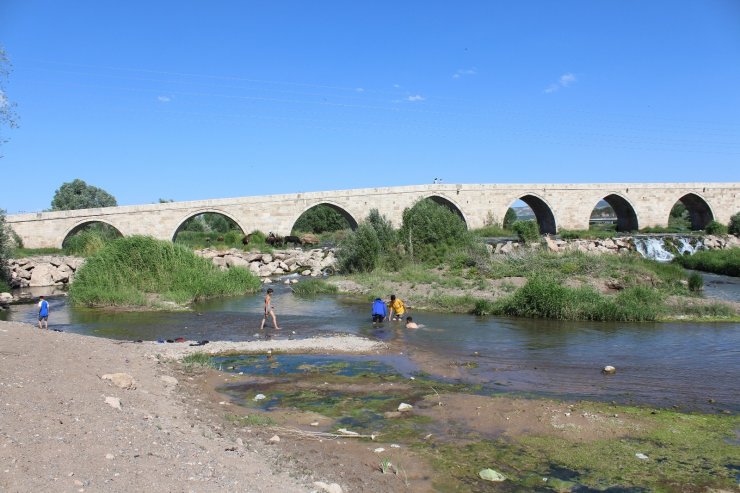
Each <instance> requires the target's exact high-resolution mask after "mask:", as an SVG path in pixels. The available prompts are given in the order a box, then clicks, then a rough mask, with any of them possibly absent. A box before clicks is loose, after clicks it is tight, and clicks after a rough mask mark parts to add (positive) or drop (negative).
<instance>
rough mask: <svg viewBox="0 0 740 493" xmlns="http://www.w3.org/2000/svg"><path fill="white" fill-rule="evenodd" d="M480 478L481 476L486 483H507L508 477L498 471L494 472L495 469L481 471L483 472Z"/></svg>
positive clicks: (480, 473)
mask: <svg viewBox="0 0 740 493" xmlns="http://www.w3.org/2000/svg"><path fill="white" fill-rule="evenodd" d="M478 476H480V478H481V479H485V480H486V481H495V482H500V481H506V476H504V475H503V474H501V473H500V472H498V471H494V470H493V469H481V471H480V472H479V473H478Z"/></svg>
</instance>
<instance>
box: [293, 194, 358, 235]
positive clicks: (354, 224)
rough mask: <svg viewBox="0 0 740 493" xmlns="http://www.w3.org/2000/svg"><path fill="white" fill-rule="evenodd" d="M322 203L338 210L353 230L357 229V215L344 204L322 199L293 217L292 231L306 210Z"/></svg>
mask: <svg viewBox="0 0 740 493" xmlns="http://www.w3.org/2000/svg"><path fill="white" fill-rule="evenodd" d="M320 205H325V206H327V207H330V208H331V209H333V210H334V211H336V212H338V213H339V215H340V216H342V217H343V218H344V219H345V220H346V221H347V223H348V224H349V227H350V228H352V230H355V229H357V226H358V222H357V219H355V217H354V216H353V215H352V214H351V213H350V212H349V211H348V210H347V209H345V208H344V207H343V206H341V205H339V204H338V203H336V202H332V201H330V200H322V201H319V202H316V203H313V204H311V205H309V206H308V207H306V208H304V209H303V210H302V211H301V212H300V214H298V215H297V216H296V217H295V219H293V221H292V222H291V225H290V230H289V231H291V232H292V231H293V229H294V228H295V224H296V223H297V222H298V219H300V218H301V216H302V215H303V214H305V213H306V212H308V211H310V210H311V209H313V208H314V207H318V206H320ZM368 212H369V211H368Z"/></svg>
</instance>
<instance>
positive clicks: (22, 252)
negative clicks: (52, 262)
mask: <svg viewBox="0 0 740 493" xmlns="http://www.w3.org/2000/svg"><path fill="white" fill-rule="evenodd" d="M64 253H65V252H64V250H62V249H61V248H16V249H15V250H13V258H25V257H33V256H36V255H63V254H64Z"/></svg>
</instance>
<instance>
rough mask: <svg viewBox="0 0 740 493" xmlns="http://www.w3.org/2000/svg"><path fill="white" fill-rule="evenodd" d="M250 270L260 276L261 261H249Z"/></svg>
mask: <svg viewBox="0 0 740 493" xmlns="http://www.w3.org/2000/svg"><path fill="white" fill-rule="evenodd" d="M249 272H251V273H252V274H254V275H255V276H258V275H259V274H260V263H259V262H250V263H249Z"/></svg>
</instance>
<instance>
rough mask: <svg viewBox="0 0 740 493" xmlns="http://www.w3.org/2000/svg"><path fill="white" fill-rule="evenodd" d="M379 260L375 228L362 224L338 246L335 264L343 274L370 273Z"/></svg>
mask: <svg viewBox="0 0 740 493" xmlns="http://www.w3.org/2000/svg"><path fill="white" fill-rule="evenodd" d="M379 260H380V240H378V233H377V232H376V231H375V228H373V227H372V226H370V225H369V224H367V223H362V224H360V226H359V227H358V228H357V230H356V231H354V232H353V233H351V234H350V235H348V236H347V237H346V238H345V239H344V240H342V242H341V243H340V244H339V248H338V250H337V262H338V264H339V268H340V270H341V271H342V272H344V273H354V272H370V271H372V270H373V269H375V268H376V267H377V266H378V262H379Z"/></svg>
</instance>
